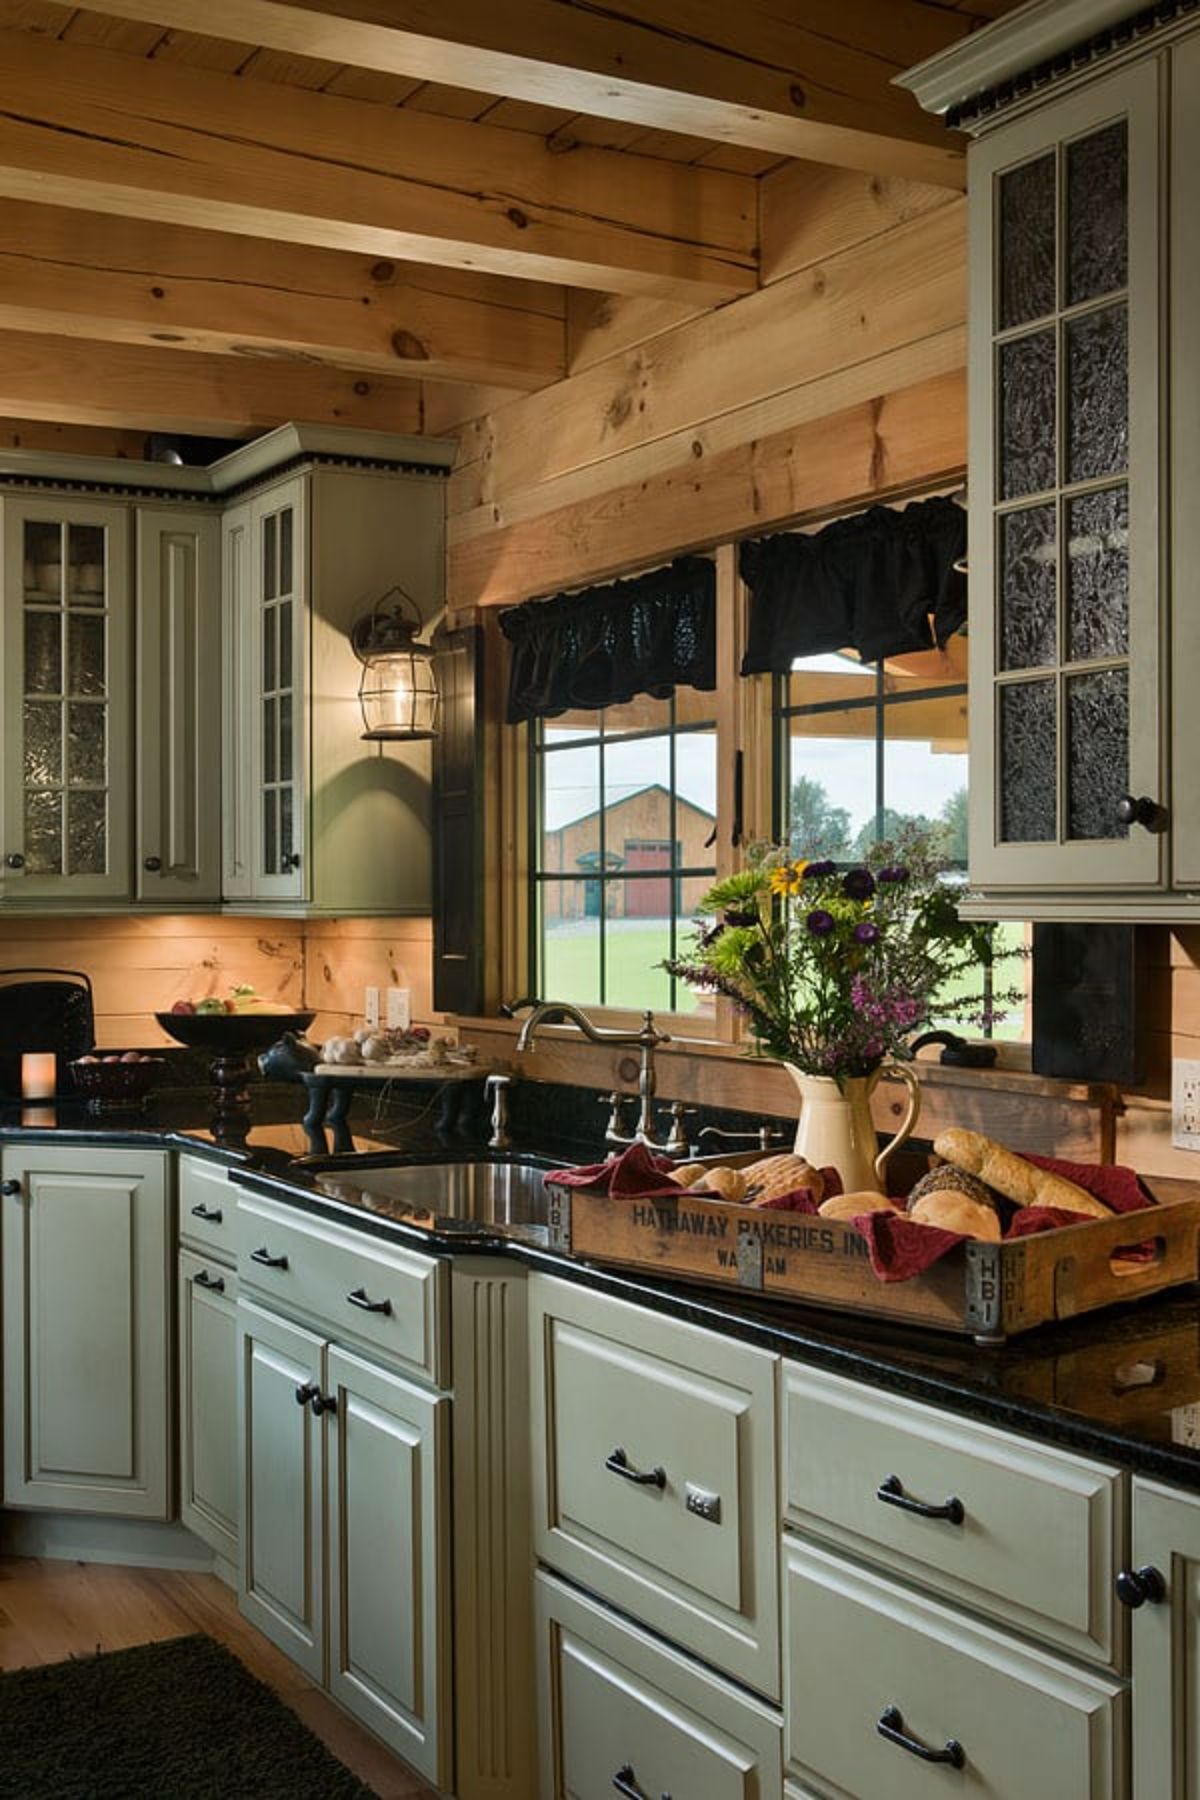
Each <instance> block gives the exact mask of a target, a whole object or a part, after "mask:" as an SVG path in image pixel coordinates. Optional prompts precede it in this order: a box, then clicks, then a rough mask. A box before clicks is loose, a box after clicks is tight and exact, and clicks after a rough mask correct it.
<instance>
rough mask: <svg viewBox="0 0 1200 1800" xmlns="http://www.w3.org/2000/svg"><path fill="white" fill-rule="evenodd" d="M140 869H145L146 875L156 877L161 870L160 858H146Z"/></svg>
mask: <svg viewBox="0 0 1200 1800" xmlns="http://www.w3.org/2000/svg"><path fill="white" fill-rule="evenodd" d="M142 867H143V869H145V871H146V873H147V875H157V874H158V872H159V870H160V869H161V868H162V857H161V856H148V857H147V858H146V860H145V861H144V862H143V864H142Z"/></svg>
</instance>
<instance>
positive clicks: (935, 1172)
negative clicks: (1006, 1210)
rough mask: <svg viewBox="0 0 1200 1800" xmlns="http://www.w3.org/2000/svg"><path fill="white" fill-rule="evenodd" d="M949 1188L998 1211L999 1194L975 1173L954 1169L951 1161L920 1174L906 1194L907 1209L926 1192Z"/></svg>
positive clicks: (938, 1191)
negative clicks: (969, 1173)
mask: <svg viewBox="0 0 1200 1800" xmlns="http://www.w3.org/2000/svg"><path fill="white" fill-rule="evenodd" d="M947 1189H948V1190H950V1191H951V1192H952V1193H955V1194H965V1195H966V1196H967V1198H968V1199H969V1200H975V1201H977V1202H978V1204H979V1205H980V1206H990V1207H991V1208H992V1209H993V1211H995V1212H996V1213H999V1212H1000V1208H1001V1205H1002V1204H1003V1202H1002V1201H1001V1198H1000V1195H999V1194H997V1192H996V1190H995V1189H994V1188H990V1187H988V1185H987V1183H986V1182H984V1181H980V1179H979V1177H978V1176H977V1175H968V1174H967V1172H966V1170H965V1169H956V1168H955V1167H954V1165H953V1163H939V1164H938V1166H937V1168H936V1169H930V1170H929V1171H928V1172H927V1173H926V1174H924V1175H922V1177H921V1179H920V1181H918V1182H917V1184H916V1186H915V1187H914V1188H913V1189H912V1191H911V1193H910V1194H909V1196H908V1210H909V1212H911V1211H912V1209H913V1207H914V1206H915V1204H916V1202H917V1201H918V1200H922V1199H924V1197H925V1195H926V1194H938V1193H943V1192H945V1191H946V1190H947Z"/></svg>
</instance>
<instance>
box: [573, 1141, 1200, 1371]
mask: <svg viewBox="0 0 1200 1800" xmlns="http://www.w3.org/2000/svg"><path fill="white" fill-rule="evenodd" d="M760 1155H761V1152H760V1151H755V1152H753V1153H751V1154H747V1155H739V1156H727V1157H722V1158H720V1159H719V1160H720V1161H721V1163H723V1164H724V1166H726V1167H737V1166H739V1165H742V1166H744V1165H747V1164H749V1163H751V1162H755V1161H757V1160H758V1158H759V1156H760ZM546 1193H547V1200H548V1208H549V1210H548V1222H549V1227H550V1243H551V1245H552V1247H553V1248H555V1249H558V1250H565V1251H569V1252H570V1253H571V1254H572V1255H573V1256H582V1257H587V1258H590V1259H591V1260H593V1261H595V1262H607V1263H619V1264H621V1265H622V1266H625V1267H629V1268H636V1269H641V1270H643V1271H645V1272H647V1273H651V1274H655V1275H677V1276H679V1277H680V1278H681V1279H683V1280H687V1281H697V1282H701V1283H704V1284H705V1285H707V1286H715V1287H723V1288H737V1289H741V1290H743V1291H748V1292H751V1293H756V1294H763V1295H766V1296H770V1297H773V1298H775V1299H779V1300H785V1301H786V1300H792V1301H803V1302H805V1303H806V1304H811V1305H814V1306H828V1307H836V1308H839V1309H842V1310H845V1311H847V1312H855V1313H865V1314H870V1315H871V1316H873V1317H875V1318H881V1319H894V1320H897V1321H899V1322H901V1323H907V1324H915V1325H931V1326H933V1327H935V1328H936V1329H938V1330H941V1331H952V1332H958V1333H960V1334H963V1335H967V1336H970V1337H973V1338H974V1339H975V1341H976V1343H979V1344H1000V1343H1003V1342H1004V1341H1005V1339H1006V1338H1009V1337H1012V1336H1015V1335H1016V1334H1017V1333H1018V1332H1022V1331H1031V1330H1033V1328H1034V1327H1035V1326H1038V1325H1047V1324H1049V1323H1051V1322H1052V1321H1054V1320H1059V1319H1073V1318H1076V1317H1078V1315H1079V1314H1081V1313H1087V1312H1094V1311H1096V1310H1097V1309H1098V1308H1100V1307H1104V1306H1115V1305H1117V1304H1118V1303H1119V1302H1121V1301H1125V1300H1133V1299H1137V1298H1139V1297H1141V1296H1143V1295H1146V1294H1157V1293H1161V1292H1162V1290H1163V1289H1164V1288H1169V1287H1176V1286H1178V1285H1180V1284H1181V1283H1184V1282H1194V1281H1196V1280H1197V1279H1198V1278H1200V1198H1195V1197H1192V1196H1188V1197H1186V1198H1181V1197H1179V1196H1178V1195H1177V1193H1164V1194H1163V1195H1162V1196H1161V1197H1157V1196H1156V1198H1157V1202H1158V1203H1157V1205H1156V1207H1155V1208H1152V1209H1147V1211H1145V1212H1140V1213H1124V1214H1119V1213H1114V1214H1113V1216H1112V1218H1110V1219H1090V1218H1089V1219H1087V1220H1085V1221H1084V1222H1082V1223H1081V1224H1079V1225H1064V1226H1061V1227H1060V1228H1059V1229H1058V1230H1056V1231H1046V1232H1040V1233H1038V1234H1037V1235H1035V1236H1031V1237H1024V1238H1014V1239H1012V1240H1010V1241H1008V1242H1003V1243H999V1244H987V1243H979V1242H975V1241H966V1242H963V1243H961V1244H958V1245H956V1246H955V1248H954V1249H953V1250H951V1251H950V1252H949V1254H948V1255H946V1256H943V1257H942V1258H941V1260H940V1261H938V1262H936V1263H934V1264H933V1266H932V1267H931V1268H929V1269H927V1270H926V1271H925V1272H924V1274H921V1275H914V1276H913V1277H912V1278H911V1279H910V1280H907V1281H894V1282H883V1281H881V1280H880V1279H879V1277H878V1276H877V1275H876V1274H875V1272H874V1270H873V1269H872V1267H871V1262H870V1258H869V1256H868V1254H867V1244H866V1240H865V1238H863V1237H862V1235H861V1234H860V1233H859V1232H858V1231H856V1230H855V1229H854V1227H853V1225H851V1224H849V1223H848V1222H846V1221H844V1220H841V1219H822V1218H820V1217H814V1216H810V1215H808V1214H804V1213H794V1212H773V1211H770V1210H767V1209H763V1208H758V1207H753V1206H740V1205H734V1204H731V1203H730V1202H728V1201H724V1200H717V1199H706V1198H705V1197H704V1196H702V1195H699V1194H692V1193H690V1192H689V1191H688V1190H687V1189H686V1188H681V1189H680V1192H679V1196H678V1198H676V1197H675V1196H674V1195H668V1196H666V1197H665V1198H658V1199H646V1200H639V1199H635V1198H632V1197H630V1196H628V1195H618V1196H610V1195H608V1194H606V1193H602V1192H598V1191H596V1190H595V1189H589V1188H581V1187H563V1186H560V1185H559V1184H558V1183H557V1182H554V1181H552V1180H550V1179H548V1180H547V1183H546ZM1140 1245H1152V1246H1153V1256H1152V1259H1151V1260H1148V1261H1147V1260H1142V1259H1138V1260H1134V1259H1133V1258H1132V1257H1130V1256H1129V1255H1128V1252H1129V1251H1130V1250H1132V1249H1133V1248H1134V1247H1135V1246H1140ZM1122 1251H1124V1252H1126V1255H1125V1256H1124V1257H1122V1255H1121V1254H1120V1253H1121V1252H1122Z"/></svg>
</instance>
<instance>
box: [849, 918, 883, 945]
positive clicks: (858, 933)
mask: <svg viewBox="0 0 1200 1800" xmlns="http://www.w3.org/2000/svg"><path fill="white" fill-rule="evenodd" d="M854 935H855V937H856V938H857V940H858V942H859V943H860V944H874V943H877V942H878V941H879V927H878V925H872V923H871V921H870V919H864V920H863V921H862V923H861V924H860V925H856V926H855V927H854Z"/></svg>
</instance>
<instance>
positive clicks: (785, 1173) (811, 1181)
mask: <svg viewBox="0 0 1200 1800" xmlns="http://www.w3.org/2000/svg"><path fill="white" fill-rule="evenodd" d="M742 1173H743V1174H744V1175H745V1177H746V1188H747V1191H748V1193H749V1194H750V1196H751V1198H752V1199H753V1200H754V1201H756V1202H761V1201H763V1200H773V1199H774V1198H775V1196H776V1195H777V1194H790V1193H792V1192H793V1190H794V1189H796V1188H807V1189H808V1192H809V1193H810V1194H811V1195H812V1197H813V1199H814V1200H819V1199H820V1198H821V1196H822V1194H823V1193H824V1192H825V1177H824V1176H823V1175H822V1174H821V1171H820V1169H814V1168H813V1166H812V1164H811V1163H810V1162H808V1161H807V1160H806V1158H804V1157H803V1156H797V1155H796V1154H795V1153H794V1152H793V1151H788V1152H786V1153H784V1154H781V1155H779V1156H763V1157H760V1158H759V1160H758V1161H757V1162H753V1163H751V1164H750V1165H749V1166H748V1167H747V1168H745V1169H743V1171H742Z"/></svg>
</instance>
